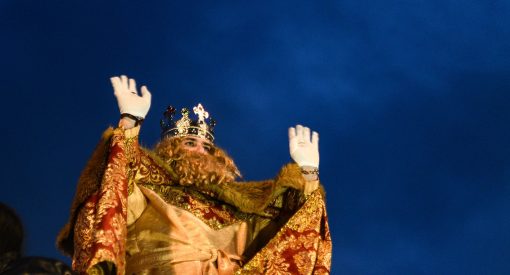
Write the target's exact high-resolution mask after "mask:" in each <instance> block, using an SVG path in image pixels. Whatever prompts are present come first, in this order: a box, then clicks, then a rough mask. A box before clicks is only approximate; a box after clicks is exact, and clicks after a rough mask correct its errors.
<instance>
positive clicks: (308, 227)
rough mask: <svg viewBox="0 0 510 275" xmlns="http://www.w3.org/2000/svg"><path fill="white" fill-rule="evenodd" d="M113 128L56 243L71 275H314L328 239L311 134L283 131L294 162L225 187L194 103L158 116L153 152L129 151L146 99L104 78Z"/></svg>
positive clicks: (325, 258)
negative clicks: (115, 117) (262, 177)
mask: <svg viewBox="0 0 510 275" xmlns="http://www.w3.org/2000/svg"><path fill="white" fill-rule="evenodd" d="M111 81H112V85H113V88H114V94H115V96H116V98H117V102H118V105H119V109H120V113H121V119H120V121H119V127H118V128H117V129H114V130H112V129H109V130H107V131H106V132H105V134H104V135H103V138H102V141H101V142H100V144H99V145H98V147H97V148H96V150H95V152H94V154H93V155H92V157H91V160H90V161H89V163H88V164H87V166H86V167H85V169H84V171H83V173H82V175H81V177H80V180H79V183H78V190H77V193H76V195H75V199H74V202H73V206H72V208H71V216H70V219H69V223H68V224H67V225H66V226H65V227H64V229H63V230H62V231H61V233H60V235H59V238H58V240H57V244H58V246H59V248H61V249H62V250H63V251H64V252H66V253H67V254H69V255H71V256H72V257H73V268H74V269H75V270H76V271H78V272H81V273H89V274H101V273H118V274H124V273H125V272H126V273H128V274H234V273H236V274H289V273H292V274H311V273H313V274H324V273H329V268H330V264H331V263H330V261H331V238H330V234H329V228H328V223H327V216H326V212H325V205H324V200H323V196H324V195H323V192H322V191H321V189H320V188H319V181H318V165H319V151H318V134H317V133H316V132H313V134H311V133H310V129H308V128H306V127H302V126H300V125H298V126H297V127H296V128H290V129H289V147H290V153H291V157H292V159H293V160H294V161H295V162H296V164H289V165H287V166H285V167H284V168H282V170H281V171H280V173H279V175H278V176H277V177H276V178H275V179H273V180H266V181H260V182H236V181H235V180H236V178H237V177H238V176H239V175H240V173H239V171H238V169H237V167H236V166H235V164H234V162H233V161H232V159H231V158H230V157H229V156H228V155H227V154H226V153H225V152H223V151H222V150H221V149H220V148H218V147H216V146H215V145H214V133H213V128H214V125H215V122H214V121H212V120H211V119H209V114H208V113H207V112H206V111H205V110H204V108H203V107H202V105H200V104H199V105H198V106H196V107H195V108H193V112H194V114H196V116H197V117H196V118H190V113H189V111H188V110H187V109H183V110H182V112H181V114H182V117H181V118H180V119H178V120H176V118H175V117H174V116H175V109H174V108H172V107H169V108H168V109H167V111H166V112H165V120H162V122H161V128H162V134H161V137H162V138H161V141H160V143H159V144H158V145H157V146H156V148H155V149H154V150H152V151H151V150H146V149H143V148H141V147H140V146H139V145H138V140H137V137H138V132H139V130H140V124H141V123H142V122H143V119H144V118H145V116H146V114H147V113H148V111H149V108H150V102H151V94H150V92H149V91H148V90H147V87H145V86H142V88H141V95H139V94H138V92H137V89H136V83H135V80H134V79H128V78H127V77H126V76H121V77H112V78H111Z"/></svg>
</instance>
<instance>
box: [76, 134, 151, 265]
mask: <svg viewBox="0 0 510 275" xmlns="http://www.w3.org/2000/svg"><path fill="white" fill-rule="evenodd" d="M139 129H140V128H139V127H135V128H132V129H129V130H124V129H122V128H116V129H114V130H113V132H112V134H111V137H110V139H109V143H108V150H106V151H105V152H104V154H105V156H106V157H105V163H104V165H102V166H101V167H102V169H101V173H100V175H101V176H99V177H97V181H98V183H97V184H96V185H97V187H96V190H95V192H92V193H91V194H90V195H88V196H87V197H86V199H85V200H84V201H83V203H81V205H80V207H78V208H77V211H76V218H75V219H74V222H73V221H72V220H71V222H70V224H71V228H73V234H72V236H73V245H74V250H73V255H72V256H73V270H76V271H78V272H80V273H87V272H89V271H91V272H93V270H94V268H97V267H101V266H113V267H114V269H115V270H116V272H117V273H118V274H123V273H124V271H125V245H126V237H127V225H128V224H129V223H132V222H134V221H135V220H136V219H137V218H138V217H139V216H140V214H141V213H142V212H143V210H144V209H145V206H146V201H145V198H144V196H143V194H142V193H141V192H140V190H139V189H138V187H137V186H136V185H135V184H134V183H135V180H136V179H135V178H136V174H137V171H138V170H140V163H141V161H140V159H141V152H142V151H141V150H140V148H139V145H138V132H139ZM86 169H87V168H86ZM95 170H98V169H95ZM96 172H97V171H96ZM80 184H81V182H79V184H78V185H79V186H80Z"/></svg>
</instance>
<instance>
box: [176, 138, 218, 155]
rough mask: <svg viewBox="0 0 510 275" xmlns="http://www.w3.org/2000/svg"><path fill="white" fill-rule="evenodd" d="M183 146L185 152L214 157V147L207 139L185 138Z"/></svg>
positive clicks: (182, 142)
mask: <svg viewBox="0 0 510 275" xmlns="http://www.w3.org/2000/svg"><path fill="white" fill-rule="evenodd" d="M181 146H182V148H184V149H185V150H188V151H191V152H197V153H201V154H209V155H212V154H213V153H214V146H213V145H212V144H211V143H210V142H209V141H208V140H206V139H203V138H198V137H185V138H184V139H183V140H182V141H181Z"/></svg>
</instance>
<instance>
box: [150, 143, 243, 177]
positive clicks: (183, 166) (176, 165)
mask: <svg viewBox="0 0 510 275" xmlns="http://www.w3.org/2000/svg"><path fill="white" fill-rule="evenodd" d="M181 141H182V138H175V137H174V138H165V139H164V140H162V141H160V142H159V143H158V144H157V145H156V148H155V151H156V154H158V155H159V156H160V157H161V158H163V159H164V160H165V161H167V162H168V163H169V164H170V166H171V167H172V168H173V170H174V172H175V173H176V174H177V175H178V176H179V184H181V185H192V184H193V185H196V186H202V185H208V184H222V183H224V182H232V181H234V180H235V179H236V178H237V177H240V176H241V174H240V173H239V170H238V169H237V166H236V165H235V163H234V161H233V160H232V158H230V157H229V156H228V155H227V154H226V153H225V152H224V151H223V150H221V149H220V148H218V147H214V150H213V151H212V153H211V154H202V153H198V152H193V151H189V150H186V149H184V148H183V146H182V145H181Z"/></svg>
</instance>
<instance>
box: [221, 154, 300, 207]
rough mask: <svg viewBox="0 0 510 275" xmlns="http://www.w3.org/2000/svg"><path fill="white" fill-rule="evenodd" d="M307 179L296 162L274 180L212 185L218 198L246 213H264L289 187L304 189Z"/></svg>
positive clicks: (285, 168)
mask: <svg viewBox="0 0 510 275" xmlns="http://www.w3.org/2000/svg"><path fill="white" fill-rule="evenodd" d="M304 183H305V179H304V178H303V176H302V175H301V170H300V169H299V167H298V166H297V165H296V164H287V165H286V166H284V167H283V168H282V169H281V170H280V173H279V174H278V176H277V177H276V178H275V179H274V180H266V181H248V182H234V183H227V184H222V185H220V186H212V187H213V188H212V189H213V190H212V191H213V192H215V193H216V194H217V195H218V199H220V200H223V201H225V202H227V203H229V204H232V205H234V206H236V207H237V208H238V209H239V210H241V211H242V212H246V213H255V214H257V213H262V212H263V211H264V209H266V208H267V207H268V206H269V205H270V204H271V203H272V202H274V201H275V200H276V198H277V197H278V196H280V195H281V194H283V193H284V192H285V191H286V190H287V189H288V188H293V189H299V190H300V189H302V186H303V185H304Z"/></svg>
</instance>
